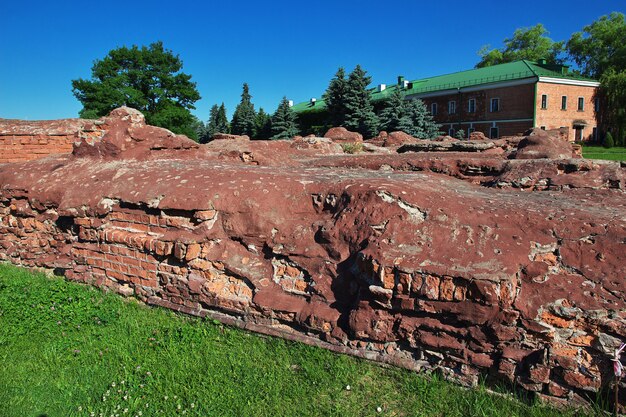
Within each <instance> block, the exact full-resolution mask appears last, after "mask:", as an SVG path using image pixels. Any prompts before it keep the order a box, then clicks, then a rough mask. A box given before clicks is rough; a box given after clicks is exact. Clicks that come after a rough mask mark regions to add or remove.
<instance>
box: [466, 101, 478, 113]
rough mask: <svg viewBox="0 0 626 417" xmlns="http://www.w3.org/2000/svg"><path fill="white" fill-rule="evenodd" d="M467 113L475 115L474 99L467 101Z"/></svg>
mask: <svg viewBox="0 0 626 417" xmlns="http://www.w3.org/2000/svg"><path fill="white" fill-rule="evenodd" d="M467 112H468V113H476V99H475V98H470V99H469V100H467Z"/></svg>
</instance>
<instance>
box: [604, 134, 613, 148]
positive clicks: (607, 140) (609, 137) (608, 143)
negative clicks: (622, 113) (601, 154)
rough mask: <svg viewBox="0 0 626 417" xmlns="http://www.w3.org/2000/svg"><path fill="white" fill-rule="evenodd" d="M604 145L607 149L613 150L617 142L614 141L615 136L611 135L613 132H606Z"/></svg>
mask: <svg viewBox="0 0 626 417" xmlns="http://www.w3.org/2000/svg"><path fill="white" fill-rule="evenodd" d="M602 145H603V146H604V147H605V148H612V147H613V146H615V142H614V141H613V135H611V132H606V136H605V137H604V142H603V143H602Z"/></svg>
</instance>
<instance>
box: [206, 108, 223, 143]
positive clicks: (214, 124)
mask: <svg viewBox="0 0 626 417" xmlns="http://www.w3.org/2000/svg"><path fill="white" fill-rule="evenodd" d="M216 133H228V118H227V117H226V107H224V103H222V105H221V106H219V107H218V106H217V104H214V105H213V107H211V112H210V114H209V121H208V122H207V124H206V128H205V129H204V132H203V135H202V137H201V138H200V143H207V142H209V141H210V140H211V139H212V138H213V135H215V134H216Z"/></svg>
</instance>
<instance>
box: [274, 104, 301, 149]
mask: <svg viewBox="0 0 626 417" xmlns="http://www.w3.org/2000/svg"><path fill="white" fill-rule="evenodd" d="M298 133H299V131H298V125H297V124H296V115H295V113H294V112H293V110H291V106H290V105H289V100H287V97H283V99H282V100H281V101H280V104H279V105H278V108H277V109H276V112H274V114H273V115H272V134H273V136H272V139H290V138H292V137H294V136H296V135H297V134H298Z"/></svg>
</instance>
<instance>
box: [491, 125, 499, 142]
mask: <svg viewBox="0 0 626 417" xmlns="http://www.w3.org/2000/svg"><path fill="white" fill-rule="evenodd" d="M489 138H490V139H498V128H497V127H492V128H491V129H489Z"/></svg>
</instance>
